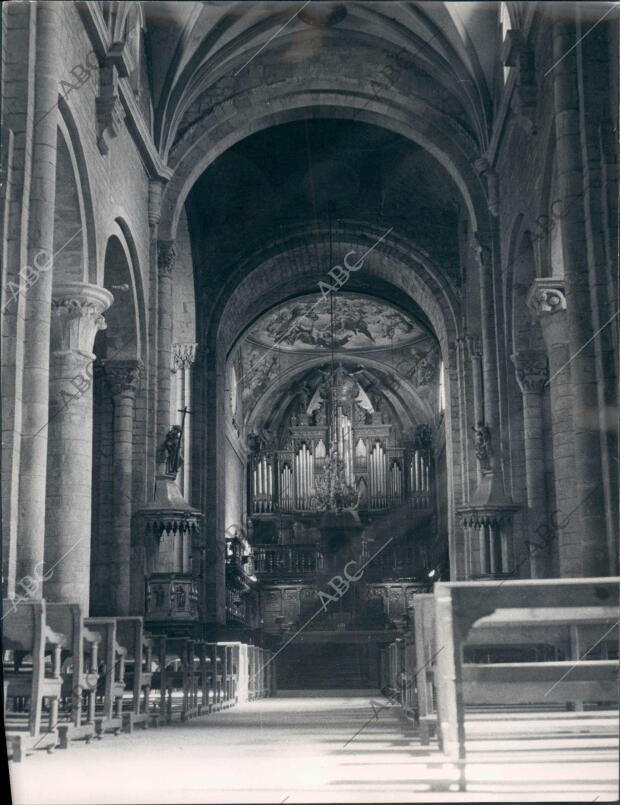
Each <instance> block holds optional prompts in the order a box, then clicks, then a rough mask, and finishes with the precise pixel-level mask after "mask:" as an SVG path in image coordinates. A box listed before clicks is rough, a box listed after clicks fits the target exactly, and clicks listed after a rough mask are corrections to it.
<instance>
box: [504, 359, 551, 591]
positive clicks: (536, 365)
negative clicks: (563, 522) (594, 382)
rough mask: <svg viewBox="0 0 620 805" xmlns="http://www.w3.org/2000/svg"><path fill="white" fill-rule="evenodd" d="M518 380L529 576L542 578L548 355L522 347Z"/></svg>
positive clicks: (545, 571) (546, 560)
mask: <svg viewBox="0 0 620 805" xmlns="http://www.w3.org/2000/svg"><path fill="white" fill-rule="evenodd" d="M512 361H513V363H514V365H515V370H516V376H517V383H518V384H519V388H520V389H521V393H522V394H523V439H524V443H525V478H526V484H527V508H528V512H527V523H528V527H529V528H528V532H529V542H528V545H529V543H531V547H530V549H529V551H528V553H529V562H530V575H531V577H532V578H533V579H542V578H546V577H548V576H550V575H551V563H550V551H549V546H547V545H544V543H543V544H542V545H541V547H538V545H539V544H540V543H542V540H540V539H539V538H537V535H536V529H540V528H541V527H542V526H544V525H547V519H548V518H547V488H546V483H545V446H544V421H543V392H544V390H545V385H546V384H547V381H548V379H549V370H548V365H547V356H546V355H545V354H544V353H543V352H541V351H540V350H523V351H521V352H519V353H517V354H515V355H512Z"/></svg>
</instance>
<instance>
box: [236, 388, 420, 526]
mask: <svg viewBox="0 0 620 805" xmlns="http://www.w3.org/2000/svg"><path fill="white" fill-rule="evenodd" d="M381 419H382V415H381V414H378V413H376V412H375V413H370V414H369V413H368V412H367V411H366V410H364V409H363V408H361V407H360V406H359V405H358V404H357V403H355V402H353V403H351V404H350V405H348V406H346V405H342V406H341V405H338V406H337V411H336V412H335V416H334V417H333V418H332V421H331V426H330V425H329V424H328V423H327V418H326V416H325V414H322V412H321V411H318V412H316V414H314V415H309V416H306V415H305V414H301V415H293V416H292V417H291V421H290V424H289V425H288V427H287V428H286V433H285V435H284V437H283V439H282V441H283V442H284V446H283V447H280V449H277V448H276V449H274V446H273V445H265V444H264V442H263V443H261V444H259V445H258V446H257V448H255V451H254V452H253V453H252V454H251V456H250V461H249V497H250V511H251V512H252V514H270V513H274V512H311V511H313V510H316V508H317V500H316V494H315V491H316V484H317V481H318V480H319V479H320V476H321V474H322V473H323V472H324V469H325V463H326V461H327V460H328V457H329V455H330V451H332V453H333V452H334V449H335V452H336V454H337V456H338V459H339V460H340V461H341V462H342V467H343V473H344V476H345V480H346V482H347V484H350V486H351V487H353V489H354V490H355V491H356V493H357V504H356V505H357V508H359V509H362V510H364V509H368V510H377V509H388V508H392V507H394V506H399V505H401V504H403V503H405V502H410V503H412V504H413V505H414V507H415V508H430V507H431V506H432V501H431V483H432V451H431V450H430V449H429V448H428V446H427V445H425V444H423V443H421V442H420V440H417V441H416V440H415V439H413V440H410V444H409V446H408V447H402V446H396V445H394V441H395V435H394V434H395V429H394V428H393V426H392V425H391V424H385V423H384V422H382V421H381ZM300 420H301V421H300ZM303 420H307V421H303ZM422 427H425V426H422Z"/></svg>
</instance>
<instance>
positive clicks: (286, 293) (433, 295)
mask: <svg viewBox="0 0 620 805" xmlns="http://www.w3.org/2000/svg"><path fill="white" fill-rule="evenodd" d="M313 229H314V228H313V227H311V226H304V227H298V228H297V229H296V231H295V232H291V233H289V234H287V235H286V236H284V237H282V238H278V239H275V240H273V241H271V242H269V243H268V244H266V245H265V246H264V247H263V248H262V249H260V250H259V252H257V253H256V254H254V255H252V256H250V257H248V258H247V259H246V260H245V261H243V262H242V263H241V264H239V265H238V266H237V267H236V271H230V272H229V275H228V281H227V283H226V284H225V285H224V286H223V287H222V288H221V289H220V292H219V294H218V297H217V299H216V300H215V302H214V308H213V313H212V314H211V319H210V322H209V324H208V326H207V330H206V334H207V337H206V343H207V347H208V349H209V350H210V351H218V352H219V350H220V348H221V346H222V343H224V344H225V350H226V351H228V350H229V349H230V348H231V346H232V344H234V343H235V342H236V340H237V339H238V338H239V336H240V334H241V332H242V331H243V330H244V329H245V328H246V327H247V326H248V324H250V322H251V321H252V320H253V319H256V318H258V316H259V315H262V313H263V312H264V311H265V310H267V309H268V308H270V307H272V306H273V305H274V304H276V303H277V302H279V301H284V300H285V299H286V298H291V297H293V296H299V295H302V294H303V293H308V292H317V291H319V290H320V289H319V287H318V285H317V268H316V267H317V260H319V261H320V264H321V265H324V266H328V264H329V256H328V251H327V246H326V240H327V237H328V232H327V230H326V229H325V230H324V231H323V230H321V229H319V230H316V231H313ZM385 232H386V230H381V229H380V228H379V227H376V226H368V225H366V224H364V225H363V226H362V225H361V224H360V223H358V222H339V223H338V224H337V225H335V226H334V228H333V232H332V235H333V250H334V254H337V255H340V256H341V257H344V255H346V254H347V253H348V252H350V251H355V252H356V254H357V255H360V257H361V256H362V255H363V254H364V253H365V252H366V251H368V249H369V248H370V247H371V246H372V245H373V244H374V243H376V242H377V241H378V240H379V238H381V237H382V236H384V235H385ZM309 250H312V251H311V252H310V251H309ZM322 252H323V253H322ZM309 253H310V254H311V258H310V260H308V254H309ZM300 254H301V256H300ZM350 259H351V260H353V259H355V258H350ZM337 262H338V263H339V264H342V259H338V260H337ZM412 267H415V270H412ZM369 269H370V270H369ZM327 270H328V269H327V268H326V269H325V276H324V277H322V278H323V279H324V280H325V281H328V282H330V281H331V280H330V277H329V275H328V274H327ZM394 272H396V275H397V277H398V279H397V281H393V276H394ZM362 274H363V278H362ZM369 277H372V278H374V279H379V280H382V281H383V282H384V283H386V284H388V285H392V286H393V287H394V289H396V290H397V291H398V292H400V293H405V294H406V295H407V297H408V298H410V299H411V300H412V301H414V302H415V304H416V305H417V306H419V308H420V309H421V310H422V311H423V313H424V314H425V315H426V317H427V319H428V321H429V322H430V324H431V326H432V328H433V329H434V331H435V335H436V337H437V339H438V341H439V343H440V345H441V348H442V354H443V356H444V360H445V361H446V363H448V364H449V344H450V343H452V342H454V340H455V339H456V338H457V337H458V332H459V327H460V325H459V311H460V304H459V302H458V299H457V295H456V292H455V289H454V288H453V287H452V284H451V283H450V282H449V280H448V279H447V278H446V276H445V273H444V272H443V271H442V270H441V268H440V267H439V266H437V264H436V263H435V262H434V261H433V260H432V258H431V257H430V255H428V253H427V252H425V251H424V250H423V249H420V248H418V247H416V245H415V244H413V243H412V242H411V241H410V240H409V239H406V238H403V237H400V236H398V235H396V234H395V233H394V232H391V233H389V234H388V235H387V236H386V237H384V239H383V240H382V242H381V243H380V244H379V245H378V247H377V248H375V250H374V251H373V253H372V255H371V256H370V257H369V260H368V262H367V264H365V265H364V266H363V267H362V271H360V273H359V274H351V275H350V279H349V280H348V282H347V284H346V286H344V287H346V288H347V289H348V290H355V289H356V286H357V284H358V283H359V289H360V290H361V292H364V288H366V289H367V288H368V286H367V280H368V278H369ZM365 292H366V293H368V290H366V291H365ZM243 300H245V303H246V304H245V308H244V307H243V305H242V302H243ZM259 309H260V313H259V312H258V311H259ZM220 324H222V326H223V329H220Z"/></svg>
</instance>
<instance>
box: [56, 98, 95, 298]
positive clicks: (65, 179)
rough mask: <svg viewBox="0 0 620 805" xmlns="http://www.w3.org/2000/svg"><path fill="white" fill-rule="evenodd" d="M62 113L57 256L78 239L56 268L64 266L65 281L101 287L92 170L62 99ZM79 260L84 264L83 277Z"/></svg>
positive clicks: (57, 204)
mask: <svg viewBox="0 0 620 805" xmlns="http://www.w3.org/2000/svg"><path fill="white" fill-rule="evenodd" d="M58 110H59V112H60V114H59V115H58V161H57V166H56V205H55V215H54V218H55V220H54V254H55V253H56V252H57V251H58V249H60V248H62V246H63V244H65V243H67V241H68V240H69V239H70V238H71V237H72V236H74V237H75V239H74V240H72V241H71V243H70V247H73V248H72V251H70V252H69V253H68V254H67V257H66V260H65V262H64V263H63V260H62V259H59V258H60V256H57V257H55V258H54V265H55V266H57V265H58V266H59V267H62V266H63V265H64V269H63V268H61V271H62V274H63V278H66V279H76V280H78V281H80V282H81V281H83V282H90V283H93V284H97V237H96V230H95V216H94V213H93V202H92V195H91V190H90V178H89V174H88V167H87V164H86V159H85V158H84V152H83V149H82V145H81V141H80V135H79V133H78V129H77V126H76V124H75V121H74V119H73V116H72V114H71V112H70V110H69V107H68V105H67V103H66V101H65V100H64V98H62V97H59V99H58ZM59 165H60V168H59ZM59 202H60V204H61V208H60V209H64V210H66V212H67V219H66V220H65V219H64V213H63V212H61V211H60V209H59ZM78 220H79V224H78ZM78 227H81V232H79V234H76V233H77V231H78ZM78 260H80V262H81V275H80V271H79V266H78V264H77V261H78ZM55 281H58V280H57V279H55Z"/></svg>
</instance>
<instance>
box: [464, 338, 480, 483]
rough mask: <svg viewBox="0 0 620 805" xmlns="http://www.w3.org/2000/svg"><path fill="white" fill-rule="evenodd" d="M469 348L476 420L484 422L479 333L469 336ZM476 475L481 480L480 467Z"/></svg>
mask: <svg viewBox="0 0 620 805" xmlns="http://www.w3.org/2000/svg"><path fill="white" fill-rule="evenodd" d="M467 349H468V351H469V358H470V361H471V376H472V386H473V392H474V422H475V424H476V425H477V424H478V422H484V389H483V385H482V339H481V337H480V336H479V335H472V336H468V338H467ZM476 477H477V480H478V482H480V467H478V468H477V473H476Z"/></svg>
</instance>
